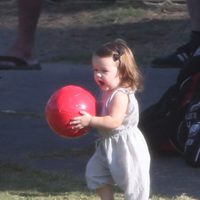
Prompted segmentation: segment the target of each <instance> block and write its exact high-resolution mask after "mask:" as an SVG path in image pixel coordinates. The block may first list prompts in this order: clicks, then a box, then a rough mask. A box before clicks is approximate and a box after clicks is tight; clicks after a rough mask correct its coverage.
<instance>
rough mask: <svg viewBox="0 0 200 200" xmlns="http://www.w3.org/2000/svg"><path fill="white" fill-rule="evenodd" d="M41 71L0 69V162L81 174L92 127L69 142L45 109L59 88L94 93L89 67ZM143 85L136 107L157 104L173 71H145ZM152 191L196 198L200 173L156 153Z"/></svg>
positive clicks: (199, 195)
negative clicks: (50, 123) (81, 88)
mask: <svg viewBox="0 0 200 200" xmlns="http://www.w3.org/2000/svg"><path fill="white" fill-rule="evenodd" d="M42 67H43V69H42V70H41V71H0V76H1V77H2V78H1V79H0V92H1V98H0V137H1V139H0V160H1V163H2V162H14V163H18V164H21V165H24V166H27V167H30V168H33V169H39V170H53V171H69V172H75V173H76V174H78V175H80V176H83V175H84V167H85V164H86V162H87V160H88V158H89V156H90V155H91V153H92V151H93V148H94V145H93V140H94V138H95V134H96V133H95V131H94V130H93V131H91V132H90V133H89V134H87V135H86V136H84V137H82V138H80V139H75V140H67V139H64V138H61V137H59V136H58V135H56V134H55V133H53V132H52V131H51V130H50V128H49V127H48V125H47V122H46V120H45V115H44V108H45V105H46V102H47V100H48V98H49V97H50V95H51V94H52V93H53V92H54V91H56V90H57V89H58V88H60V87H62V86H64V85H69V84H75V85H81V86H84V87H86V88H87V89H88V90H90V91H92V92H93V93H94V94H95V95H97V94H98V91H97V88H96V85H95V83H94V81H93V76H92V74H91V71H90V68H89V67H88V66H87V65H81V64H72V63H66V62H59V63H43V64H42ZM143 73H144V77H145V89H144V91H143V93H140V94H138V100H139V104H140V110H141V111H142V110H143V109H145V108H146V107H148V106H149V105H151V104H153V103H155V102H156V101H157V100H158V99H159V98H160V97H161V95H162V94H163V93H164V92H165V90H166V89H167V88H168V87H169V86H170V85H172V84H173V83H174V82H175V80H176V76H177V73H178V71H177V70H175V69H171V70H169V69H152V68H144V69H143ZM151 177H152V192H153V193H159V194H161V195H165V196H167V197H171V196H176V195H180V194H183V193H186V194H187V195H189V196H192V197H193V198H194V199H200V190H199V184H200V179H199V177H200V171H199V169H194V168H191V167H189V166H187V165H186V164H185V163H184V161H183V159H182V158H181V157H179V156H172V157H154V158H152V167H151Z"/></svg>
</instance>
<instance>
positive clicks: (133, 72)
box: [94, 39, 143, 90]
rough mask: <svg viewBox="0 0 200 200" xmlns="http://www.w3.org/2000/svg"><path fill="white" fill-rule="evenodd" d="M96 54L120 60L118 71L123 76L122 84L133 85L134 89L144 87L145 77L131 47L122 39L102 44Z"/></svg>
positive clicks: (124, 85) (116, 60)
mask: <svg viewBox="0 0 200 200" xmlns="http://www.w3.org/2000/svg"><path fill="white" fill-rule="evenodd" d="M94 55H96V56H99V57H109V56H112V57H113V60H114V61H115V62H119V66H118V71H119V74H120V76H121V86H123V87H131V88H132V89H134V90H140V89H142V88H143V78H142V75H141V72H140V70H139V68H138V66H137V64H136V61H135V58H134V56H133V53H132V51H131V49H130V48H129V47H128V45H127V44H126V42H125V41H124V40H122V39H116V40H114V41H112V42H108V43H106V44H104V45H102V46H101V47H100V48H99V49H98V50H97V51H96V52H94Z"/></svg>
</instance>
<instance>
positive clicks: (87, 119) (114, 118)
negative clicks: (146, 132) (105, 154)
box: [70, 91, 128, 129]
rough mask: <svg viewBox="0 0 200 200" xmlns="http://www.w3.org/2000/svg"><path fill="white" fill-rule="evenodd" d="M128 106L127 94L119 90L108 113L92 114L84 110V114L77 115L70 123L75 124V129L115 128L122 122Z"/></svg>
mask: <svg viewBox="0 0 200 200" xmlns="http://www.w3.org/2000/svg"><path fill="white" fill-rule="evenodd" d="M127 106H128V96H127V94H125V93H123V92H120V91H119V92H117V94H116V95H115V96H114V98H113V100H112V105H111V106H110V110H109V114H108V115H106V116H102V117H98V116H91V115H90V114H88V113H87V112H84V111H82V112H81V114H82V116H80V117H75V118H74V119H72V121H71V123H70V124H72V125H74V127H73V128H75V129H81V128H84V127H86V126H91V127H94V128H100V129H101V128H102V129H114V128H117V127H119V126H120V125H121V124H122V122H123V120H124V117H125V114H126V111H127Z"/></svg>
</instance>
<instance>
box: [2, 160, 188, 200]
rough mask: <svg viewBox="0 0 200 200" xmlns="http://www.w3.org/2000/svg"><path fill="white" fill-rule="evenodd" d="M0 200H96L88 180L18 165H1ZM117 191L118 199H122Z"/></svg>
mask: <svg viewBox="0 0 200 200" xmlns="http://www.w3.org/2000/svg"><path fill="white" fill-rule="evenodd" d="M0 188H1V189H0V200H15V199H16V200H22V199H23V200H47V199H48V200H61V199H63V200H64V199H65V200H97V199H99V198H98V197H97V196H96V195H95V193H93V192H91V191H89V190H88V189H87V187H86V184H85V180H84V179H83V178H80V177H74V176H73V177H72V175H69V174H64V173H53V172H48V171H34V170H30V169H27V168H24V167H21V166H19V165H15V164H1V168H0ZM122 199H123V195H122V193H121V192H120V191H119V190H118V189H117V188H116V200H122ZM151 199H152V200H192V198H189V197H187V196H186V195H184V194H183V195H181V196H178V197H173V198H166V197H162V196H160V195H159V194H158V195H154V196H153V197H152V198H151Z"/></svg>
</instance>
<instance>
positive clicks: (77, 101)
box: [45, 85, 96, 138]
mask: <svg viewBox="0 0 200 200" xmlns="http://www.w3.org/2000/svg"><path fill="white" fill-rule="evenodd" d="M80 111H86V112H88V113H89V114H91V115H92V116H94V115H95V114H96V100H95V98H94V96H93V95H92V94H91V93H90V92H89V91H87V90H86V89H84V88H82V87H80V86H76V85H68V86H64V87H62V88H60V89H59V90H57V91H56V92H55V93H53V94H52V96H51V97H50V98H49V100H48V102H47V104H46V108H45V114H46V119H47V122H48V124H49V126H50V127H51V129H52V130H53V131H54V132H55V133H57V134H58V135H59V136H62V137H65V138H77V137H80V136H83V135H85V134H87V133H88V131H89V127H87V128H83V129H80V130H75V129H72V126H71V125H70V124H69V122H70V120H71V119H72V118H74V117H77V116H80V115H81V114H80Z"/></svg>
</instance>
